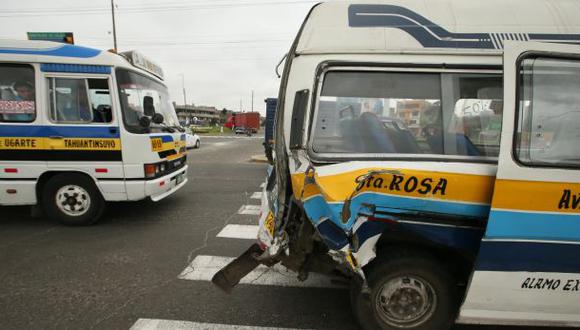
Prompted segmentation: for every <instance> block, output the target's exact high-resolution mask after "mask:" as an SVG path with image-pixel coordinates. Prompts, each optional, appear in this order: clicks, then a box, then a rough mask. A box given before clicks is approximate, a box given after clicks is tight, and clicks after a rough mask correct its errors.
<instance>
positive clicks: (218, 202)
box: [0, 137, 516, 329]
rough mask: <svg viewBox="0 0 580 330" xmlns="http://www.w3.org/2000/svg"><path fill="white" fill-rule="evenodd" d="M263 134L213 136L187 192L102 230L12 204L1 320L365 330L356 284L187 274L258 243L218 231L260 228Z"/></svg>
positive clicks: (132, 211) (197, 158) (0, 233)
mask: <svg viewBox="0 0 580 330" xmlns="http://www.w3.org/2000/svg"><path fill="white" fill-rule="evenodd" d="M261 142H262V140H260V139H259V138H247V137H242V138H237V139H234V138H203V137H202V147H201V149H198V150H191V151H190V152H189V165H190V169H189V175H188V176H189V180H190V182H189V183H188V184H187V185H186V186H185V187H184V188H183V189H182V190H180V191H179V192H177V193H176V194H174V195H172V196H170V197H168V198H167V199H165V200H163V201H161V202H158V203H152V202H138V203H115V204H111V205H110V206H109V208H108V210H107V212H106V214H105V215H104V217H103V219H102V220H101V221H100V222H99V223H98V224H97V225H94V226H90V227H83V228H69V227H63V226H61V225H59V224H55V223H52V222H50V221H49V220H47V219H45V218H43V217H38V218H33V217H31V216H30V211H29V209H28V208H23V207H0V214H1V217H0V265H1V266H0V328H2V329H57V328H58V329H79V328H82V329H86V328H89V329H92V328H96V329H130V328H133V329H155V328H172V329H177V328H179V329H185V328H198V329H206V328H207V329H213V328H219V327H220V326H221V327H222V328H223V327H224V326H223V325H224V324H225V325H236V326H252V327H281V328H302V329H357V325H356V323H355V321H354V319H353V317H352V314H351V312H350V305H349V297H348V291H347V290H341V289H336V288H316V287H314V288H313V287H308V288H304V287H291V286H286V285H257V284H256V283H254V284H241V285H239V286H238V287H237V288H236V289H235V290H234V292H233V293H232V294H231V295H226V294H224V293H222V292H221V291H219V290H218V289H217V288H215V287H214V286H213V285H212V284H211V283H210V282H209V281H207V279H204V278H202V277H203V276H201V277H200V278H197V279H192V278H191V277H192V276H193V275H195V274H193V273H195V271H198V268H197V266H196V270H195V271H194V272H193V273H191V272H188V271H187V269H188V266H189V265H190V264H191V263H192V262H199V261H200V260H202V259H203V260H208V258H210V257H215V258H214V259H216V258H217V259H219V258H221V259H224V257H236V256H238V255H239V254H240V253H241V252H243V251H245V249H246V248H247V247H248V246H250V245H251V244H252V243H253V241H252V240H250V239H241V238H223V237H216V236H217V235H218V233H219V232H220V231H221V230H222V229H223V228H224V227H225V226H226V225H228V224H230V225H232V224H240V225H257V216H256V215H244V214H239V211H240V209H241V208H242V206H244V205H258V204H259V200H258V199H256V198H255V196H254V198H252V195H253V194H254V193H255V192H258V191H260V190H261V189H260V184H261V183H262V182H263V179H264V177H265V172H266V165H265V164H259V163H251V162H249V159H250V156H251V155H255V154H260V153H262V152H263V148H262V146H261ZM204 258H205V259H204ZM214 259H211V258H210V259H209V260H214ZM221 259H220V260H221ZM214 261H215V260H214ZM206 266H207V265H206ZM209 266H211V265H209ZM189 270H190V271H191V269H189ZM184 274H185V275H184ZM190 275H192V276H190ZM197 275H204V274H203V272H202V273H200V274H197ZM197 275H195V276H197ZM195 276H193V277H195ZM284 276H288V274H283V275H282V277H284ZM180 277H181V278H180ZM184 278H188V279H184ZM258 282H259V281H258ZM226 328H227V327H226ZM232 328H233V327H232ZM491 328H494V329H495V327H491ZM236 329H243V328H239V327H236ZM458 329H459V327H458ZM461 329H484V328H483V327H461ZM506 329H516V328H506Z"/></svg>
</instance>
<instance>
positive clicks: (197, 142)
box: [195, 140, 201, 149]
mask: <svg viewBox="0 0 580 330" xmlns="http://www.w3.org/2000/svg"><path fill="white" fill-rule="evenodd" d="M199 147H201V142H200V141H199V140H197V141H195V149H199Z"/></svg>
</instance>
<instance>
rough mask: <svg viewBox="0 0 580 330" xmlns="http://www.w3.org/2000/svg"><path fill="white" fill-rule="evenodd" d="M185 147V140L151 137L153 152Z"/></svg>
mask: <svg viewBox="0 0 580 330" xmlns="http://www.w3.org/2000/svg"><path fill="white" fill-rule="evenodd" d="M182 147H185V141H181V140H179V141H172V142H162V141H161V138H153V139H151V150H152V151H153V152H163V151H167V150H171V149H179V148H182Z"/></svg>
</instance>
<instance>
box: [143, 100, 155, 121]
mask: <svg viewBox="0 0 580 330" xmlns="http://www.w3.org/2000/svg"><path fill="white" fill-rule="evenodd" d="M143 113H144V114H145V116H149V117H153V115H154V114H155V106H154V105H153V98H152V97H151V96H145V97H144V98H143Z"/></svg>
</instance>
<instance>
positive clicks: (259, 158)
mask: <svg viewBox="0 0 580 330" xmlns="http://www.w3.org/2000/svg"><path fill="white" fill-rule="evenodd" d="M250 162H252V163H263V164H267V163H268V159H267V158H266V156H264V155H254V156H252V157H251V158H250Z"/></svg>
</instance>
